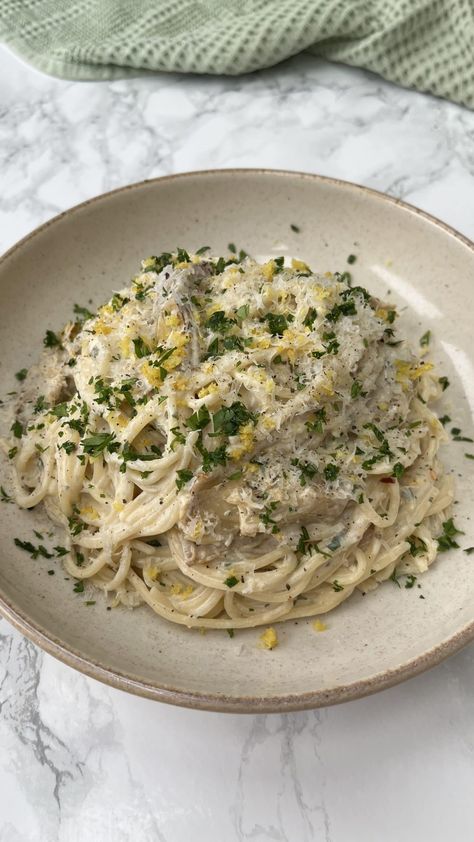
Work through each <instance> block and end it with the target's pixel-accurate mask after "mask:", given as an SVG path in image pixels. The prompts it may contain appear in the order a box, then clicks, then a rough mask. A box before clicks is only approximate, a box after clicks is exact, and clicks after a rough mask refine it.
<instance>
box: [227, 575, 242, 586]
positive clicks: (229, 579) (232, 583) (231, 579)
mask: <svg viewBox="0 0 474 842" xmlns="http://www.w3.org/2000/svg"><path fill="white" fill-rule="evenodd" d="M238 584H239V580H238V579H237V577H236V576H228V577H227V579H224V585H227V587H228V588H235V586H236V585H238Z"/></svg>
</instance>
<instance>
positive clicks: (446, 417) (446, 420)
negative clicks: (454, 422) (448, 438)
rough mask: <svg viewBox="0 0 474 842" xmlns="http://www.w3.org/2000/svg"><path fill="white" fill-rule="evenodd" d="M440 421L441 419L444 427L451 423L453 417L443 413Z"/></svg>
mask: <svg viewBox="0 0 474 842" xmlns="http://www.w3.org/2000/svg"><path fill="white" fill-rule="evenodd" d="M439 421H440V424H442V425H443V427H444V425H445V424H449V422H450V421H451V418H450V417H449V415H442V416H441V418H440V419H439Z"/></svg>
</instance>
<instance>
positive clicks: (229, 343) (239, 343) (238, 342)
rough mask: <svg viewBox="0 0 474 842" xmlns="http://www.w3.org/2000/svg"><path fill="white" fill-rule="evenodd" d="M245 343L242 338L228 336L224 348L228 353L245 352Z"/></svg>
mask: <svg viewBox="0 0 474 842" xmlns="http://www.w3.org/2000/svg"><path fill="white" fill-rule="evenodd" d="M244 341H245V340H244V339H241V337H240V336H226V337H225V338H224V348H225V350H226V351H243V350H244Z"/></svg>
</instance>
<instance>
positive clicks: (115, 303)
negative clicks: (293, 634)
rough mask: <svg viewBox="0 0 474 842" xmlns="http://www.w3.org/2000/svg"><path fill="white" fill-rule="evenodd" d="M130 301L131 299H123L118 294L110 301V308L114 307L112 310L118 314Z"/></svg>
mask: <svg viewBox="0 0 474 842" xmlns="http://www.w3.org/2000/svg"><path fill="white" fill-rule="evenodd" d="M129 301H130V299H129V298H123V297H122V296H121V295H119V293H118V292H116V293H115V295H113V296H112V298H111V300H110V306H111V307H112V310H114V312H115V313H117V312H118V310H121V309H122V307H124V306H125V304H128V302H129Z"/></svg>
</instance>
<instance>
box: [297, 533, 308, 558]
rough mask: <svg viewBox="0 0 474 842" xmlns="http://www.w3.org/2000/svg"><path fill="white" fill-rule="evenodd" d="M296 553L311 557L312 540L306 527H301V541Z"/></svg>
mask: <svg viewBox="0 0 474 842" xmlns="http://www.w3.org/2000/svg"><path fill="white" fill-rule="evenodd" d="M296 552H297V553H302V554H303V555H305V554H306V553H307V552H309V554H310V555H311V539H310V537H309V532H308V530H307V529H306V526H302V527H301V532H300V537H299V541H298V543H297V545H296Z"/></svg>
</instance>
